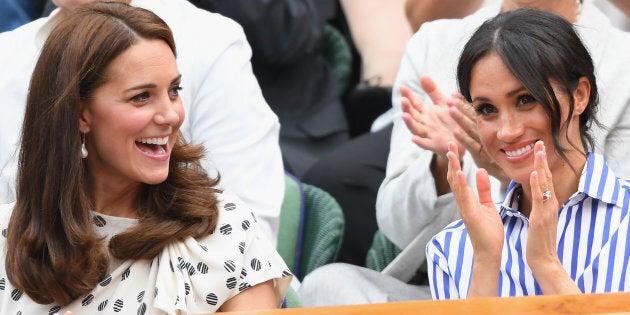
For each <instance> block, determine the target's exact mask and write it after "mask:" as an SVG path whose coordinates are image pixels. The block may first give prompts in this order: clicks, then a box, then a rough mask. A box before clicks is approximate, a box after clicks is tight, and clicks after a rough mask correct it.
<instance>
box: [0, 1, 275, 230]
mask: <svg viewBox="0 0 630 315" xmlns="http://www.w3.org/2000/svg"><path fill="white" fill-rule="evenodd" d="M132 5H134V6H138V7H142V8H146V9H149V10H151V11H153V12H154V13H156V14H157V15H158V16H160V17H161V18H162V19H164V20H165V21H166V22H167V23H168V25H169V26H170V27H171V29H172V31H173V33H174V36H175V42H176V45H177V52H178V56H177V64H178V66H179V70H180V72H181V73H182V84H181V85H182V87H183V90H182V91H180V96H181V98H182V102H183V104H184V108H185V111H186V119H185V121H184V124H183V125H182V127H181V131H182V132H183V134H184V136H185V137H186V139H187V140H188V141H189V142H191V143H194V144H203V145H204V146H205V149H206V158H205V160H204V161H203V164H204V167H205V168H206V170H207V171H208V173H209V174H210V175H211V176H215V175H216V174H217V171H218V173H219V174H220V175H221V183H220V187H221V188H222V189H224V190H225V191H227V192H230V193H232V194H235V195H238V196H239V197H240V198H242V199H243V200H244V201H245V202H246V203H247V204H248V205H250V206H251V207H252V209H254V211H255V213H256V215H257V217H258V218H259V219H260V221H261V227H262V229H263V230H264V232H265V234H266V235H268V237H269V238H270V239H272V240H274V242H275V240H276V239H277V234H278V224H279V216H280V207H281V204H282V198H283V196H284V171H283V165H282V156H281V153H280V147H279V144H278V138H279V130H280V125H279V122H278V118H277V117H276V115H275V114H274V113H273V112H272V111H271V109H270V108H269V106H268V105H267V103H266V101H265V100H264V98H263V96H262V93H261V90H260V87H259V86H258V82H257V80H256V78H255V77H254V74H253V72H252V69H251V63H250V58H251V48H250V46H249V44H248V43H247V40H246V38H245V34H244V33H243V30H242V28H241V27H240V26H239V25H238V24H236V23H235V22H233V21H232V20H230V19H228V18H225V17H222V16H221V15H218V14H212V13H210V12H208V11H205V10H201V9H197V8H196V7H194V6H193V5H192V4H191V3H189V2H188V1H185V0H134V1H133V2H132ZM56 12H57V11H55V12H53V14H52V15H54V14H56ZM52 15H51V16H52ZM49 19H50V17H48V18H42V19H39V20H36V21H34V22H31V23H28V24H26V25H24V26H22V27H21V28H18V29H16V30H14V31H11V32H5V33H0V92H1V93H2V100H1V101H0V104H1V105H0V106H1V108H2V114H0V172H1V174H0V203H7V202H10V201H13V200H15V184H14V182H15V173H16V158H15V155H16V154H17V147H16V145H18V140H19V133H20V130H21V125H22V119H23V115H24V108H25V102H26V94H27V90H28V84H29V81H30V76H31V73H32V71H33V68H34V67H35V63H36V61H37V57H38V55H39V51H40V49H41V47H42V45H43V40H44V39H43V38H40V37H38V33H40V35H41V32H40V30H41V28H42V27H43V26H44V25H45V24H46V22H47V21H48V20H49Z"/></svg>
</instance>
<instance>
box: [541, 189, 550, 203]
mask: <svg viewBox="0 0 630 315" xmlns="http://www.w3.org/2000/svg"><path fill="white" fill-rule="evenodd" d="M549 198H551V190H545V192H543V193H542V200H543V201H547V200H549Z"/></svg>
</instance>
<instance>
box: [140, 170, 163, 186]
mask: <svg viewBox="0 0 630 315" xmlns="http://www.w3.org/2000/svg"><path fill="white" fill-rule="evenodd" d="M167 178H168V172H165V173H164V174H155V175H154V176H147V177H145V178H144V179H143V180H142V182H143V183H145V184H149V185H158V184H161V183H163V182H164V181H166V179H167Z"/></svg>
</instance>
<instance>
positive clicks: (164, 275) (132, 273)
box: [0, 194, 292, 315]
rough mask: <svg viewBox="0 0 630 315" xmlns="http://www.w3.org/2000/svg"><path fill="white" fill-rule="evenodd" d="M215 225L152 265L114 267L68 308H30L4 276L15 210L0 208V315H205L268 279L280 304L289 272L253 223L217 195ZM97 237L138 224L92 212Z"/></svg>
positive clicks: (234, 201) (237, 204)
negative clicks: (7, 239)
mask: <svg viewBox="0 0 630 315" xmlns="http://www.w3.org/2000/svg"><path fill="white" fill-rule="evenodd" d="M219 197H220V199H221V203H220V205H219V209H220V211H219V221H218V224H217V226H216V229H215V231H214V232H213V233H212V234H210V235H209V236H206V237H203V238H200V239H193V238H188V239H187V240H185V241H183V242H175V243H172V244H170V245H168V246H167V247H166V248H164V250H163V251H162V252H161V253H160V255H158V256H157V257H155V258H153V259H152V260H126V261H119V260H112V261H111V265H110V273H109V275H108V276H106V277H105V279H103V280H102V281H101V282H100V283H99V284H98V285H97V286H96V287H95V288H94V289H93V290H92V292H90V293H89V294H87V295H85V296H82V297H80V298H79V299H77V300H75V301H74V302H72V303H71V304H69V305H67V306H66V307H63V308H62V307H60V306H59V305H58V304H49V305H42V304H37V303H35V302H34V301H33V300H32V299H31V298H30V297H29V296H28V295H26V294H24V293H23V292H22V291H19V290H17V289H15V288H14V287H13V286H12V285H11V283H10V282H9V281H8V278H7V276H6V267H5V257H6V228H7V225H8V222H9V218H10V216H11V212H12V209H13V206H14V204H4V205H0V230H1V231H2V236H0V250H1V253H2V254H1V255H0V314H11V315H13V314H24V315H27V314H54V313H61V314H63V313H64V312H66V311H72V312H73V313H74V314H77V315H82V314H138V315H141V314H203V313H212V312H215V311H216V310H217V309H218V308H219V307H221V305H222V304H223V303H224V302H225V301H227V300H229V299H230V298H232V297H234V296H235V295H237V294H238V293H239V292H241V291H243V290H245V289H247V288H249V287H250V286H254V285H256V284H259V283H262V282H265V281H267V280H270V279H274V286H275V290H276V296H277V297H278V303H281V302H282V298H283V297H284V295H285V293H286V291H287V288H288V286H289V283H290V281H291V277H292V276H291V273H290V271H289V269H288V268H287V266H286V264H285V263H284V261H283V260H282V258H281V257H280V255H279V254H278V253H277V251H276V249H275V248H274V247H273V245H271V243H270V242H269V241H268V240H267V239H265V237H264V236H263V235H262V232H261V231H260V230H259V228H258V225H257V223H256V218H255V217H254V215H253V214H252V212H251V210H250V209H249V208H247V206H246V205H244V204H243V203H242V202H241V201H240V200H239V199H238V198H237V197H235V196H227V195H225V194H221V195H219ZM94 223H95V228H96V229H97V231H98V233H100V234H101V235H103V236H105V237H106V238H108V239H109V238H111V236H113V235H116V234H118V233H120V232H122V231H124V230H126V229H128V228H129V227H131V226H133V225H135V224H136V223H137V220H136V219H128V218H120V217H112V216H106V215H103V214H100V213H96V212H95V213H94Z"/></svg>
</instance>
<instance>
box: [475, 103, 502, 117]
mask: <svg viewBox="0 0 630 315" xmlns="http://www.w3.org/2000/svg"><path fill="white" fill-rule="evenodd" d="M475 112H477V114H478V115H480V116H489V115H492V114H495V113H497V108H496V107H494V106H493V105H490V104H488V103H483V104H479V105H477V106H475Z"/></svg>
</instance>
